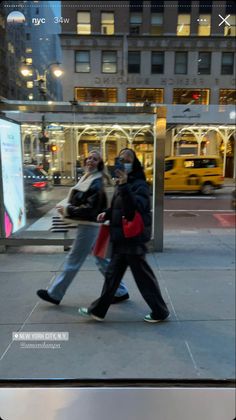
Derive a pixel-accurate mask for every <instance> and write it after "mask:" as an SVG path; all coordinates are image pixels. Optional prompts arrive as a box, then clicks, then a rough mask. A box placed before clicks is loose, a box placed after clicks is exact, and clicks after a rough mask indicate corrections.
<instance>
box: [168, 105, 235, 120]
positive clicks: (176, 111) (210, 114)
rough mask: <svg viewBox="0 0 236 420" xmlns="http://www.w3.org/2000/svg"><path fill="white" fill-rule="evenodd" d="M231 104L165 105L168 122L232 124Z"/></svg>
mask: <svg viewBox="0 0 236 420" xmlns="http://www.w3.org/2000/svg"><path fill="white" fill-rule="evenodd" d="M233 111H235V108H234V106H231V105H226V106H224V105H208V106H207V105H167V122H168V123H174V122H177V123H182V122H183V123H185V122H187V123H189V122H191V123H206V124H209V123H220V124H233V120H232V113H233Z"/></svg>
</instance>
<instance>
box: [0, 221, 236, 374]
mask: <svg viewBox="0 0 236 420" xmlns="http://www.w3.org/2000/svg"><path fill="white" fill-rule="evenodd" d="M64 257H65V253H63V251H62V247H32V246H31V247H22V248H19V249H18V250H14V249H12V250H9V251H8V252H7V253H6V254H1V255H0V278H1V296H0V314H1V316H0V319H1V323H0V377H1V378H24V377H27V378H78V379H85V378H90V379H91V378H97V379H104V378H139V379H140V378H157V379H158V378H162V379H168V378H177V379H186V378H187V379H194V378H195V379H204V378H211V379H227V378H230V379H232V378H234V377H235V336H234V335H235V321H234V320H235V270H234V269H235V235H234V230H233V229H228V228H227V229H226V228H224V229H222V228H220V229H219V228H218V229H198V230H197V229H190V228H187V227H186V228H185V229H182V230H181V231H180V230H178V231H177V230H175V229H174V230H170V229H168V230H166V231H165V237H164V252H163V253H161V254H155V253H154V254H148V260H149V262H150V264H151V266H152V268H153V270H154V271H155V273H156V275H157V277H158V280H159V283H160V286H161V289H162V291H163V295H164V298H165V300H166V302H167V304H168V307H169V309H170V312H171V317H170V320H169V321H168V322H165V323H162V324H154V325H152V324H151V325H149V324H146V323H144V322H143V316H144V315H145V314H146V313H147V312H148V307H147V305H146V304H145V303H144V302H143V300H142V298H141V296H140V294H139V292H138V290H137V288H136V286H135V284H134V281H133V279H132V276H131V273H130V272H129V271H128V272H127V273H126V275H125V282H126V284H127V286H128V288H129V292H130V297H131V298H130V301H128V302H125V303H123V304H120V305H115V306H114V305H113V306H112V307H111V308H110V310H109V312H108V315H107V318H106V320H105V322H104V323H96V322H89V321H87V320H85V319H81V318H80V317H79V316H78V312H77V309H78V307H79V306H81V305H84V306H87V305H88V304H89V303H90V302H91V301H92V300H93V299H95V298H96V297H97V296H98V294H99V292H100V291H101V287H102V283H103V279H102V276H101V275H100V273H99V272H98V271H97V269H96V266H95V264H94V260H93V258H92V257H88V258H87V260H86V263H85V264H84V266H83V268H82V270H81V272H80V273H79V274H78V275H77V276H76V279H75V281H74V282H73V284H72V285H71V287H70V288H69V290H68V293H67V294H66V296H65V298H64V300H63V302H62V303H61V305H60V306H59V307H55V306H52V305H50V304H47V303H46V302H45V303H44V302H42V301H39V299H38V298H37V296H36V290H37V289H38V288H42V287H47V285H48V283H49V280H50V279H51V280H52V279H53V278H54V277H55V275H56V274H57V273H58V272H60V271H61V270H62V266H63V260H64ZM32 331H35V332H52V331H55V332H68V333H69V340H68V341H59V342H58V341H57V342H53V341H49V342H47V341H46V342H45V343H43V342H38V341H37V342H33V341H30V342H28V341H27V340H25V339H22V340H20V341H15V340H12V332H18V333H19V332H32ZM40 345H41V348H39V346H40ZM42 345H44V346H42ZM47 345H50V346H51V347H48V348H47ZM58 345H59V346H58Z"/></svg>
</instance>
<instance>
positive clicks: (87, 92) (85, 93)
mask: <svg viewBox="0 0 236 420" xmlns="http://www.w3.org/2000/svg"><path fill="white" fill-rule="evenodd" d="M75 100H76V101H81V102H117V89H115V88H108V89H106V88H75Z"/></svg>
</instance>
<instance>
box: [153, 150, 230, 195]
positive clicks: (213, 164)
mask: <svg viewBox="0 0 236 420" xmlns="http://www.w3.org/2000/svg"><path fill="white" fill-rule="evenodd" d="M145 173H146V178H147V182H149V184H152V183H153V170H152V168H148V169H146V171H145ZM223 182H224V177H223V176H222V164H221V160H220V158H219V157H218V156H172V157H168V158H166V159H165V181H164V188H165V191H166V192H168V191H173V192H174V191H186V192H191V191H199V192H201V193H202V194H204V195H210V194H212V193H213V191H214V190H215V189H217V188H221V187H222V186H223Z"/></svg>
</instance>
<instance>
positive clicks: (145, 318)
mask: <svg viewBox="0 0 236 420" xmlns="http://www.w3.org/2000/svg"><path fill="white" fill-rule="evenodd" d="M168 318H169V315H168V316H167V317H166V318H164V319H154V318H153V317H152V315H151V314H148V315H146V316H145V317H144V318H143V320H144V321H146V322H152V323H154V322H163V321H166V320H167V319H168Z"/></svg>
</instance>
